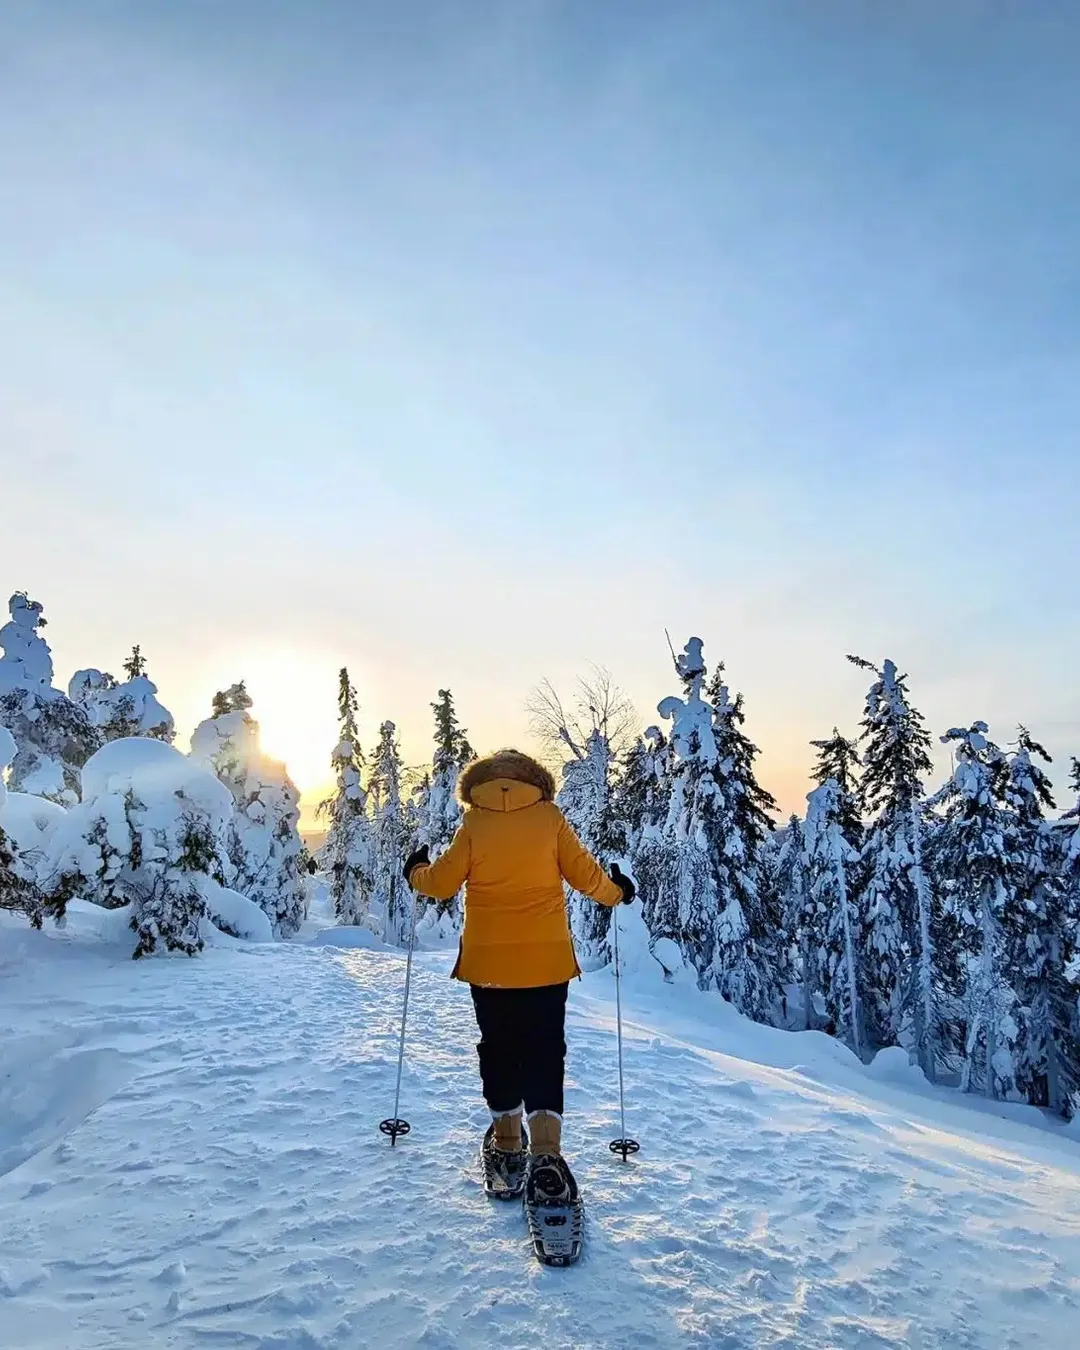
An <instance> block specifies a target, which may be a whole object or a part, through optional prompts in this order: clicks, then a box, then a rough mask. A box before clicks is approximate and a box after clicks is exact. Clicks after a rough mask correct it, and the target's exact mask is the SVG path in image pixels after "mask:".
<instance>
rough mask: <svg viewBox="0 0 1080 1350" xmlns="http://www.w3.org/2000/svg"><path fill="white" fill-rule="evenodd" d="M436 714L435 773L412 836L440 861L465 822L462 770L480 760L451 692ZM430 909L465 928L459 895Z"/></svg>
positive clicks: (420, 799)
mask: <svg viewBox="0 0 1080 1350" xmlns="http://www.w3.org/2000/svg"><path fill="white" fill-rule="evenodd" d="M431 711H432V712H433V713H434V714H435V754H434V758H433V760H432V768H431V774H430V775H429V776H425V778H424V780H423V781H422V782H421V784H420V786H419V790H418V792H417V794H416V807H417V820H416V827H415V834H413V833H412V832H411V831H410V835H411V837H413V838H414V839H415V842H416V844H417V845H419V844H427V846H428V848H429V849H430V850H431V857H432V858H437V857H438V856H439V854H440V853H443V852H445V850H446V849H447V848H448V847H449V845H450V841H451V840H452V839H453V837H454V834H455V833H456V831H457V827H458V825H459V824H460V822H461V805H460V803H459V802H458V797H457V785H458V779H459V778H460V776H461V771H462V769H463V768H464V767H465V765H466V764H468V763H469V762H470V761H471V760H473V759H475V758H476V754H475V751H474V750H473V748H472V746H471V745H470V744H469V734H468V732H467V731H466V730H465V728H464V727H462V726H460V725H459V724H458V718H457V713H456V712H455V710H454V698H453V695H452V694H451V693H450V690H449V689H440V690H439V697H438V700H437V701H436V702H435V703H433V704H432V705H431ZM421 903H425V904H426V907H427V908H429V909H432V910H434V912H435V914H436V915H438V916H439V921H440V922H445V923H447V924H448V925H449V928H450V930H451V931H454V930H457V929H460V927H461V906H460V902H459V898H458V897H457V896H455V897H454V898H453V899H452V900H448V901H445V902H444V901H430V902H421Z"/></svg>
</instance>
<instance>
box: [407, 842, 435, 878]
mask: <svg viewBox="0 0 1080 1350" xmlns="http://www.w3.org/2000/svg"><path fill="white" fill-rule="evenodd" d="M430 862H431V859H430V858H429V857H428V846H427V844H425V845H424V846H423V847H422V848H414V849H413V851H412V852H411V853H410V854H409V856H408V857H407V858H406V859H405V866H404V868H403V869H402V870H403V871H404V873H405V880H406V881H407V882H408V883H409V885H410V886H411V885H412V874H413V872H414V871H415V870H416V869H417V868H418V867H427V866H428V864H429V863H430Z"/></svg>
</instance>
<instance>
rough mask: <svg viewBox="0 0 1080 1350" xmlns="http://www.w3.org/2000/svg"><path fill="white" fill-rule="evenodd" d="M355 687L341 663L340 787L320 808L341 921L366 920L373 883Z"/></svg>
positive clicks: (336, 763) (334, 760)
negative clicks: (324, 823)
mask: <svg viewBox="0 0 1080 1350" xmlns="http://www.w3.org/2000/svg"><path fill="white" fill-rule="evenodd" d="M357 706H358V705H357V700H356V691H355V689H354V688H353V685H352V681H351V680H350V679H349V672H348V670H347V669H346V667H345V666H342V668H341V673H340V675H339V677H338V719H339V722H340V732H341V734H340V736H339V738H338V743H337V745H336V746H335V747H334V753H333V754H332V755H331V756H330V764H331V766H332V768H333V770H334V780H335V790H334V795H333V796H332V797H328V798H327V799H326V801H324V802H323V803H322V804H321V805H320V807H319V814H320V815H321V816H323V817H324V818H325V819H326V820H327V822H328V829H327V833H326V843H325V844H324V845H323V859H324V864H325V867H326V870H327V872H329V874H330V898H331V900H332V902H333V905H334V913H335V915H336V916H337V921H338V923H341V924H359V923H362V922H363V920H364V917H365V916H366V914H367V912H368V907H369V906H370V904H371V893H372V888H373V884H374V865H373V858H372V838H371V822H370V820H369V819H368V813H367V792H366V790H365V789H364V783H363V775H364V755H363V751H362V750H361V748H360V734H359V732H358V730H357V726H356V713H357Z"/></svg>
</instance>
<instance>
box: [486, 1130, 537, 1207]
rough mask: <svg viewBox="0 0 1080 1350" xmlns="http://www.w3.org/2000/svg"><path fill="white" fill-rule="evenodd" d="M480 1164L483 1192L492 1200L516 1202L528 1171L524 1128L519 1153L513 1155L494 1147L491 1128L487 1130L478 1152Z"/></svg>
mask: <svg viewBox="0 0 1080 1350" xmlns="http://www.w3.org/2000/svg"><path fill="white" fill-rule="evenodd" d="M480 1162H481V1165H482V1166H483V1169H484V1191H485V1193H486V1194H487V1195H491V1196H494V1197H495V1199H496V1200H520V1199H521V1196H522V1193H523V1192H524V1190H525V1178H526V1176H527V1175H528V1171H529V1136H528V1134H527V1133H526V1130H525V1127H524V1125H523V1126H522V1127H521V1149H520V1150H519V1151H518V1152H517V1153H506V1152H505V1151H504V1150H503V1149H501V1148H496V1147H495V1126H494V1124H492V1125H489V1126H488V1132H487V1134H485V1135H484V1143H483V1146H482V1148H481V1150H480Z"/></svg>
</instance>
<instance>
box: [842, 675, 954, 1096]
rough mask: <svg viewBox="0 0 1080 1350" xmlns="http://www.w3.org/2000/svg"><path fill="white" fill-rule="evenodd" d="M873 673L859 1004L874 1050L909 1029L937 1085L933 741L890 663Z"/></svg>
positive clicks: (863, 796)
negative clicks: (927, 795) (926, 800)
mask: <svg viewBox="0 0 1080 1350" xmlns="http://www.w3.org/2000/svg"><path fill="white" fill-rule="evenodd" d="M848 660H849V661H851V662H852V663H853V664H854V665H856V666H859V667H861V668H862V669H864V670H869V671H872V672H873V674H874V677H875V678H874V682H873V684H871V686H870V689H869V690H868V692H867V695H866V707H865V711H864V714H863V720H862V736H861V740H862V744H863V756H862V759H863V772H862V778H861V781H860V785H859V797H860V808H861V813H862V816H863V818H864V819H866V818H871V819H870V824H869V825H868V827H867V831H866V838H865V843H864V845H863V858H862V867H863V881H864V884H865V887H866V889H865V900H864V916H865V922H866V939H865V941H866V950H865V965H864V970H865V977H866V984H865V996H866V997H865V1004H864V1007H863V1015H864V1018H865V1019H866V1030H867V1039H868V1042H869V1047H868V1048H870V1049H874V1048H877V1047H880V1046H883V1045H896V1044H898V1043H899V1042H900V1040H901V1037H902V1036H903V1035H904V1033H905V1022H906V1021H910V1024H911V1038H912V1041H913V1044H914V1049H915V1054H916V1056H917V1058H918V1061H919V1064H920V1066H921V1068H922V1070H923V1072H924V1073H925V1074H926V1076H927V1077H928V1078H930V1079H931V1080H933V1079H934V1077H935V1076H936V1073H937V1065H938V1058H939V1053H940V1051H939V1040H940V1035H939V1025H938V1013H937V1009H936V1006H935V997H934V949H933V937H932V926H933V896H932V893H931V888H930V882H929V878H928V876H927V873H926V869H925V868H924V865H923V844H924V821H923V802H922V797H923V783H924V781H925V776H926V775H927V774H928V773H929V772H930V769H931V767H932V765H931V760H930V736H929V733H928V732H927V730H926V727H925V725H924V723H923V718H922V715H921V714H920V713H919V712H918V711H917V710H916V709H915V708H914V707H913V706H912V704H911V700H910V696H909V693H908V687H907V676H906V675H900V674H899V673H898V672H897V669H896V665H895V664H894V663H893V662H892V661H885V663H884V664H883V665H882V667H881V668H880V669H878V668H877V667H876V666H874V665H872V664H871V663H870V662H869V661H864V660H863V659H862V658H861V657H857V656H850V657H848Z"/></svg>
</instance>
